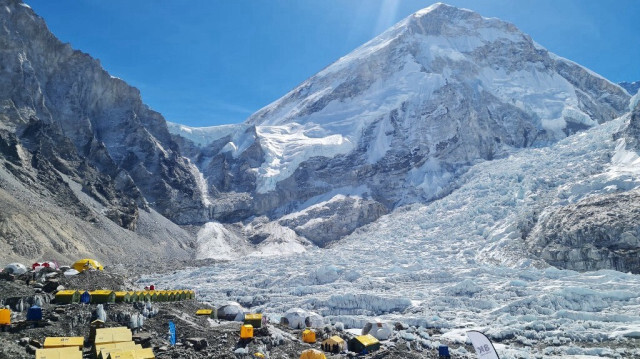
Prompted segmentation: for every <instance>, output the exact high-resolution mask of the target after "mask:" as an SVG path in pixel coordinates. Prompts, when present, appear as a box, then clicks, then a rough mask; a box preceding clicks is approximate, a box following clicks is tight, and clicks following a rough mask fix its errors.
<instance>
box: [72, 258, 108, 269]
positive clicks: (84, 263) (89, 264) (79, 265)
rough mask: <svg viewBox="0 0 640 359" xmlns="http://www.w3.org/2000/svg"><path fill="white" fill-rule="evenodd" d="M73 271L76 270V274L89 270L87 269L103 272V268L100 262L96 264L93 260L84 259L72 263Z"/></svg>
mask: <svg viewBox="0 0 640 359" xmlns="http://www.w3.org/2000/svg"><path fill="white" fill-rule="evenodd" d="M72 267H73V269H75V270H77V271H78V272H82V271H85V270H89V269H93V270H103V269H104V267H103V266H102V264H100V262H98V261H97V260H95V259H91V258H84V259H80V260H78V261H76V262H75V263H73V266H72Z"/></svg>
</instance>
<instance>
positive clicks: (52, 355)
mask: <svg viewBox="0 0 640 359" xmlns="http://www.w3.org/2000/svg"><path fill="white" fill-rule="evenodd" d="M36 359H82V352H81V351H80V349H78V348H76V347H66V348H48V349H36Z"/></svg>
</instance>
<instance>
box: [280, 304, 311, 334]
mask: <svg viewBox="0 0 640 359" xmlns="http://www.w3.org/2000/svg"><path fill="white" fill-rule="evenodd" d="M306 318H307V312H306V311H305V310H304V309H300V308H291V309H289V310H287V311H286V312H285V313H284V315H283V316H282V318H281V319H280V324H282V325H288V326H289V328H292V329H302V328H305V326H306V323H305V319H306Z"/></svg>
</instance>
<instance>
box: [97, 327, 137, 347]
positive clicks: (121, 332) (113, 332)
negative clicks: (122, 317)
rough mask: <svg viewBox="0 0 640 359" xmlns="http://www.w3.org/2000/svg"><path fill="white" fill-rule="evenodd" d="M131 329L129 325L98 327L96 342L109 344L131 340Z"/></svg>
mask: <svg viewBox="0 0 640 359" xmlns="http://www.w3.org/2000/svg"><path fill="white" fill-rule="evenodd" d="M132 337H133V336H132V334H131V330H130V329H129V328H127V327H116V328H100V329H96V338H95V341H94V343H95V344H96V345H98V344H107V343H119V342H130V341H131V340H132Z"/></svg>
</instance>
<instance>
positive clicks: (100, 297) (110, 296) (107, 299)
mask: <svg viewBox="0 0 640 359" xmlns="http://www.w3.org/2000/svg"><path fill="white" fill-rule="evenodd" d="M89 295H91V304H100V303H115V302H116V292H114V291H112V290H92V291H90V292H89Z"/></svg>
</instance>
